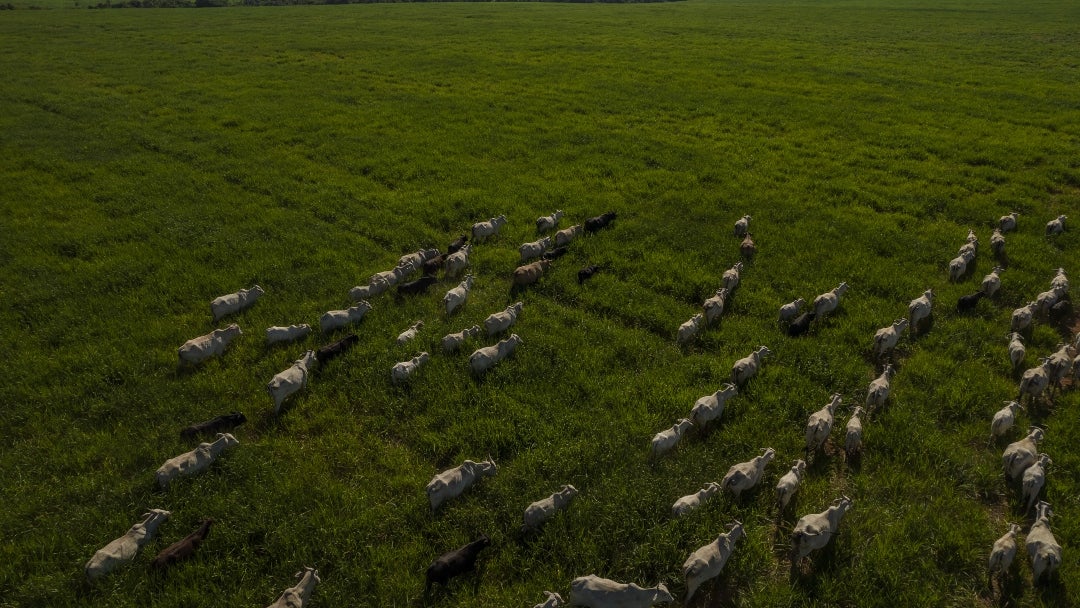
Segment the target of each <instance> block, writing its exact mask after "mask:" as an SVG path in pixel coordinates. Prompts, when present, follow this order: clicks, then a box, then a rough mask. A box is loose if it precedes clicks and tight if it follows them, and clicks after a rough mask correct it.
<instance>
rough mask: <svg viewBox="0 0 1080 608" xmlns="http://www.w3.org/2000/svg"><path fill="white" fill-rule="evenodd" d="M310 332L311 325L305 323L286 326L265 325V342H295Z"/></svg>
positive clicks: (268, 343) (269, 343)
mask: <svg viewBox="0 0 1080 608" xmlns="http://www.w3.org/2000/svg"><path fill="white" fill-rule="evenodd" d="M310 333H311V326H310V325H308V324H307V323H303V324H300V325H290V326H288V327H279V326H276V325H275V326H274V327H267V328H266V344H267V346H269V345H271V344H277V343H278V342H295V341H297V340H303V339H304V338H306V337H307V335H308V334H310Z"/></svg>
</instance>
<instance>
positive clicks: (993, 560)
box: [989, 524, 1020, 580]
mask: <svg viewBox="0 0 1080 608" xmlns="http://www.w3.org/2000/svg"><path fill="white" fill-rule="evenodd" d="M1019 531H1020V526H1018V525H1016V524H1009V531H1008V532H1006V533H1005V535H1004V536H1002V537H1001V538H999V539H997V540H996V541H994V548H993V549H992V550H991V551H990V568H989V570H990V579H991V580H993V578H994V577H995V576H997V575H1004V574H1005V573H1006V572H1008V571H1009V566H1011V565H1012V562H1013V558H1014V557H1016V533H1017V532H1019Z"/></svg>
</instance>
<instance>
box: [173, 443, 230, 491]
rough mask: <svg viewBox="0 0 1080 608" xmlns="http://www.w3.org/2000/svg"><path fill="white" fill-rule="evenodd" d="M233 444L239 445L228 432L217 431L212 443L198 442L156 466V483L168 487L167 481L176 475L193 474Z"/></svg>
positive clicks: (204, 467) (208, 464)
mask: <svg viewBox="0 0 1080 608" xmlns="http://www.w3.org/2000/svg"><path fill="white" fill-rule="evenodd" d="M234 445H240V442H239V441H237V440H236V437H233V436H232V435H231V434H229V433H218V435H217V439H215V440H214V442H213V443H206V442H203V443H200V444H199V447H197V448H195V449H194V450H191V451H190V452H184V453H183V454H180V455H179V456H175V457H173V458H170V459H168V460H166V461H165V464H163V465H161V466H160V467H158V470H157V473H156V479H157V484H158V486H160V487H161V488H163V489H164V488H167V487H169V482H171V481H172V480H174V479H176V478H177V477H186V476H188V475H194V474H195V473H198V472H200V471H202V470H204V469H206V468H207V467H209V466H210V465H211V464H212V463H213V462H214V461H215V460H217V457H218V456H220V455H221V453H222V452H224V451H225V449H226V448H231V447H232V446H234Z"/></svg>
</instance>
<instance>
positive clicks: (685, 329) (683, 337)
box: [675, 312, 705, 346]
mask: <svg viewBox="0 0 1080 608" xmlns="http://www.w3.org/2000/svg"><path fill="white" fill-rule="evenodd" d="M704 327H705V315H703V314H701V313H700V312H699V313H698V314H696V315H694V316H692V317H690V320H689V321H687V322H685V323H683V324H682V325H680V326H679V332H678V334H677V335H676V336H675V342H676V343H677V344H679V345H680V346H682V345H685V344H687V343H688V342H690V341H692V340H693V339H694V338H696V337H697V335H698V334H699V333H701V330H702V328H704Z"/></svg>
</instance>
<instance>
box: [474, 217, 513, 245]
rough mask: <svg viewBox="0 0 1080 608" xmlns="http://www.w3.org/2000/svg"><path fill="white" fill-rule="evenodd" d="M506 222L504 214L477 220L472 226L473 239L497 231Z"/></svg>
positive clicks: (494, 233) (493, 233)
mask: <svg viewBox="0 0 1080 608" xmlns="http://www.w3.org/2000/svg"><path fill="white" fill-rule="evenodd" d="M505 224H506V216H505V215H500V216H499V217H493V218H491V219H490V220H488V221H486V222H477V223H475V224H473V226H472V236H473V240H474V241H475V240H476V239H479V238H484V237H489V236H493V235H496V234H498V233H499V229H501V228H502V227H503V225H505Z"/></svg>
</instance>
